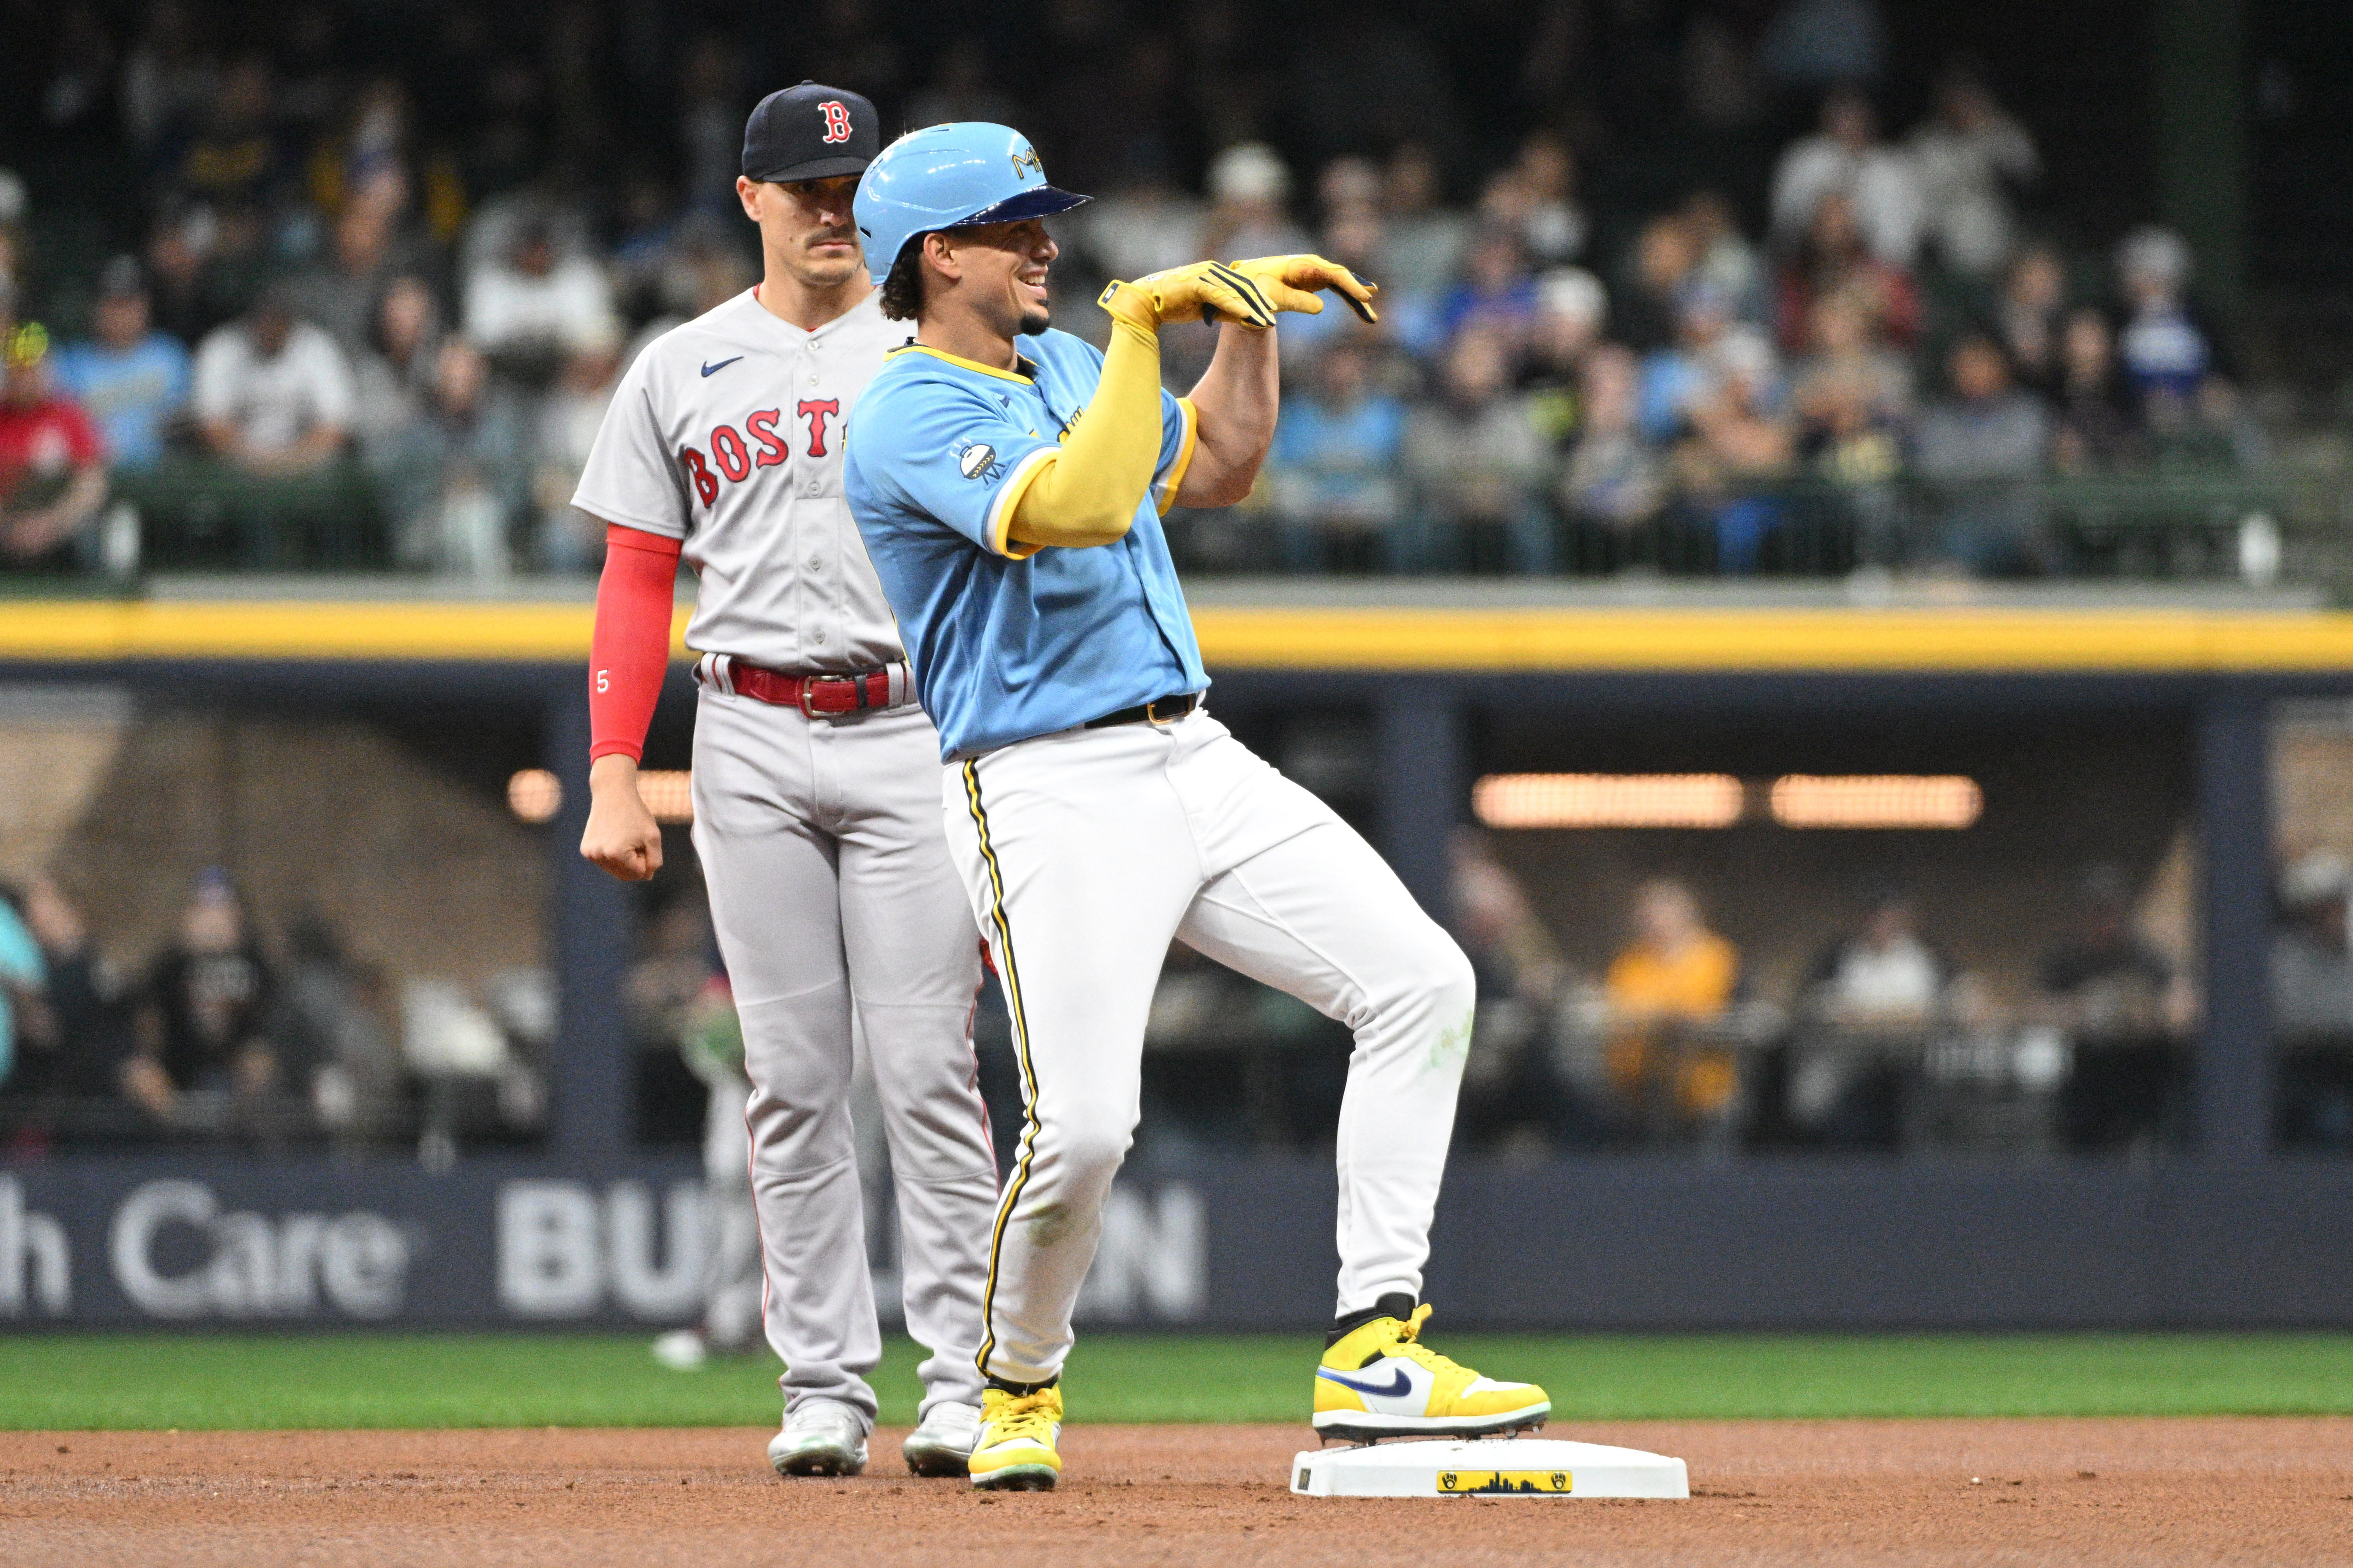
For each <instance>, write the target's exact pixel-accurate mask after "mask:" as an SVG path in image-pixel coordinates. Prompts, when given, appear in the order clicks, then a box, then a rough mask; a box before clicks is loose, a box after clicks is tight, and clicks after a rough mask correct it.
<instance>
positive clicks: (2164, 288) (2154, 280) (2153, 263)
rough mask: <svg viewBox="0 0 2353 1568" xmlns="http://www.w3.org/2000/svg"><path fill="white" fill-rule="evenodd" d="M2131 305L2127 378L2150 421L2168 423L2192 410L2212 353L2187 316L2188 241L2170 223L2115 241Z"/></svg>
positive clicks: (2124, 351)
mask: <svg viewBox="0 0 2353 1568" xmlns="http://www.w3.org/2000/svg"><path fill="white" fill-rule="evenodd" d="M2116 271H2117V273H2118V275H2119V277H2120V278H2121V279H2122V280H2123V283H2124V292H2125V302H2126V307H2127V309H2128V310H2129V311H2130V319H2129V320H2128V321H2126V326H2125V330H2124V334H2123V336H2122V337H2121V338H2120V339H2119V340H2118V344H2117V347H2118V350H2119V357H2120V358H2121V360H2122V361H2123V363H2124V372H2125V382H2126V385H2127V386H2128V387H2129V388H2130V389H2131V391H2132V395H2133V397H2134V399H2135V400H2136V401H2137V403H2138V404H2139V405H2140V409H2141V417H2142V419H2143V420H2144V421H2146V422H2147V423H2148V424H2150V425H2152V426H2158V427H2159V428H2164V427H2168V426H2179V425H2180V424H2182V423H2185V422H2186V421H2187V420H2188V419H2189V416H2190V415H2191V414H2192V413H2193V412H2194V410H2195V406H2196V402H2197V397H2198V392H2199V389H2200V387H2201V386H2202V385H2203V384H2205V380H2206V374H2207V371H2208V369H2209V368H2210V366H2211V360H2212V355H2211V353H2210V351H2209V350H2208V348H2207V345H2206V335H2205V334H2204V333H2203V332H2201V331H2199V330H2198V327H2197V324H2196V323H2195V322H2193V321H2191V320H2190V319H2189V304H2188V290H2189V246H2188V245H2187V244H2186V243H2184V242H2183V240H2182V238H2181V237H2180V236H2179V235H2178V234H2175V233H2174V232H2173V231H2172V230H2171V229H2165V228H2156V227H2147V228H2137V229H2135V230H2133V232H2132V233H2130V234H2128V235H2126V237H2125V240H2124V243H2123V244H2122V245H2120V246H2118V247H2116Z"/></svg>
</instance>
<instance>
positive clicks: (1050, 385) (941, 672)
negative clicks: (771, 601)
mask: <svg viewBox="0 0 2353 1568" xmlns="http://www.w3.org/2000/svg"><path fill="white" fill-rule="evenodd" d="M1014 347H1015V348H1016V350H1017V351H1018V353H1019V354H1020V356H1021V370H1020V373H1019V374H1015V373H1014V372H1011V371H1005V370H997V369H994V368H992V367H990V366H988V365H984V364H979V363H975V362H973V361H971V360H966V359H959V358H957V357H956V356H955V355H954V354H948V353H941V352H940V351H939V350H937V349H930V348H925V347H923V346H922V345H921V344H910V345H908V346H907V347H905V348H902V349H896V350H893V351H892V353H891V355H890V358H889V359H888V361H887V362H886V363H884V364H883V366H882V368H881V371H879V372H878V373H876V374H875V377H874V379H873V380H872V381H871V382H869V383H868V384H867V386H866V391H865V393H864V394H863V395H861V396H860V399H859V402H858V408H857V411H856V413H855V414H854V415H853V416H851V418H850V421H849V458H848V460H847V462H846V463H845V464H844V467H843V474H842V485H843V489H844V490H845V491H846V492H847V495H848V497H849V510H850V515H851V516H852V517H853V518H855V519H856V520H857V522H858V531H859V533H860V535H861V536H862V537H863V538H864V539H865V541H866V552H867V554H868V555H869V556H870V557H871V558H872V560H873V562H874V570H875V573H876V574H877V575H879V576H880V577H881V580H882V591H883V594H884V595H885V596H886V597H888V598H889V599H890V601H891V607H892V610H893V611H894V612H895V613H896V614H897V616H898V618H899V632H900V636H901V637H902V640H903V641H904V642H905V643H906V647H907V653H908V657H909V658H910V660H911V661H912V662H913V665H914V670H915V689H916V692H917V694H918V695H919V696H920V697H921V698H922V699H923V707H924V709H925V710H926V711H928V712H929V713H930V714H931V716H932V721H933V722H934V724H936V725H938V726H939V731H940V753H941V756H942V758H943V760H946V759H949V758H955V757H969V756H976V755H978V754H979V753H980V752H987V751H993V750H995V749H996V748H997V747H999V746H1006V745H1010V744H1012V743H1013V742H1016V741H1026V740H1028V739H1029V738H1030V737H1031V736H1033V735H1048V734H1052V733H1053V732H1054V731H1058V730H1068V729H1071V728H1072V727H1073V726H1075V725H1079V724H1083V723H1085V722H1086V721H1088V720H1090V719H1100V718H1102V717H1103V715H1104V714H1106V713H1115V712H1118V711H1119V710H1121V709H1124V708H1134V707H1136V706H1138V705H1139V704H1142V703H1145V702H1149V701H1152V700H1154V699H1155V698H1160V697H1169V696H1174V695H1176V694H1177V693H1180V692H1187V691H1200V690H1203V689H1206V688H1207V687H1208V684H1209V678H1208V675H1207V674H1206V673H1205V672H1204V671H1203V670H1202V668H1201V650H1200V647H1199V646H1198V644H1196V643H1195V641H1194V640H1193V621H1192V617H1191V616H1190V615H1189V614H1187V611H1186V608H1185V595H1184V591H1183V590H1182V589H1181V588H1179V587H1178V586H1177V584H1176V566H1175V564H1174V563H1172V562H1171V561H1170V560H1169V558H1168V538H1167V535H1166V534H1165V533H1163V532H1162V531H1161V528H1160V514H1161V513H1162V512H1163V511H1166V510H1167V509H1168V506H1169V503H1170V502H1171V501H1172V500H1175V498H1176V489H1177V487H1178V486H1179V485H1180V484H1182V483H1183V482H1184V479H1185V468H1186V465H1187V463H1189V462H1190V461H1191V460H1192V457H1193V440H1194V430H1195V421H1196V418H1197V416H1196V414H1195V412H1194V409H1193V405H1191V404H1190V403H1188V402H1187V401H1186V400H1184V399H1183V398H1179V397H1173V396H1170V395H1168V394H1167V393H1166V392H1164V393H1162V394H1161V401H1160V461H1159V465H1158V467H1157V468H1155V470H1154V473H1153V483H1152V489H1151V491H1150V493H1148V494H1147V495H1146V496H1145V498H1144V500H1142V501H1140V502H1139V503H1138V504H1137V506H1136V509H1135V522H1134V526H1132V527H1131V528H1129V530H1128V531H1127V534H1126V536H1125V537H1124V538H1123V539H1120V540H1117V541H1114V542H1112V543H1110V544H1103V545H1096V546H1093V547H1092V548H1089V549H1083V550H1075V549H1047V550H1034V549H1033V547H1031V546H1029V545H1024V544H1020V543H1017V542H1013V541H1011V540H1009V539H1008V538H1007V536H1006V531H1007V529H1008V527H1009V526H1010V525H1011V522H1012V514H1013V510H1014V507H1015V504H1016V503H1017V502H1018V500H1019V499H1020V495H1021V492H1022V490H1023V489H1025V488H1027V486H1028V483H1029V479H1031V478H1034V477H1035V474H1036V471H1037V468H1038V465H1039V463H1041V462H1042V461H1043V460H1044V459H1045V458H1046V457H1047V455H1048V454H1050V453H1051V452H1053V451H1054V450H1055V449H1056V447H1058V445H1059V444H1060V442H1061V441H1063V440H1064V439H1066V438H1067V437H1069V435H1070V432H1071V426H1073V425H1074V424H1075V423H1076V422H1077V420H1078V418H1079V416H1080V415H1081V414H1082V412H1083V411H1084V410H1085V408H1086V405H1087V402H1088V400H1089V399H1091V398H1092V397H1093V396H1094V395H1095V385H1096V384H1097V383H1098V382H1099V381H1101V380H1102V378H1103V355H1102V353H1100V352H1098V351H1097V350H1096V349H1095V348H1094V347H1093V345H1092V344H1090V343H1089V342H1086V341H1085V340H1084V339H1082V338H1076V337H1073V336H1071V334H1070V333H1068V332H1059V331H1046V332H1041V333H1039V335H1038V336H1036V337H1024V338H1018V339H1016V340H1015V341H1014Z"/></svg>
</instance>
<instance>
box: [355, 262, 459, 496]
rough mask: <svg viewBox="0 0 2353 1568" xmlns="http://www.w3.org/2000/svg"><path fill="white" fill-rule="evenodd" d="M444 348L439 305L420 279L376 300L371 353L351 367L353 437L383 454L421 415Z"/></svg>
mask: <svg viewBox="0 0 2353 1568" xmlns="http://www.w3.org/2000/svg"><path fill="white" fill-rule="evenodd" d="M440 348H441V307H440V306H439V305H438V304H437V303H436V302H435V300H434V298H433V291H432V290H431V289H428V288H427V287H426V286H425V282H424V279H419V278H413V277H411V278H396V279H393V280H392V283H391V285H390V287H388V288H386V289H385V291H384V297H383V299H382V300H379V301H377V304H376V310H375V325H374V328H373V330H372V331H371V332H370V334H369V344H368V351H367V352H366V353H362V354H361V355H360V357H359V359H358V362H357V363H354V364H353V367H352V386H353V398H352V434H353V436H355V437H358V439H359V443H360V450H361V452H362V453H363V454H364V455H366V454H374V453H377V452H380V451H382V450H383V448H384V445H385V442H387V441H390V440H392V439H393V438H395V437H396V436H398V435H399V433H400V432H401V431H403V430H405V429H406V428H407V426H409V425H410V424H411V423H412V422H413V421H415V420H416V419H417V417H418V416H419V415H420V414H421V413H422V411H423V408H424V400H425V398H426V397H427V395H429V394H430V393H431V391H432V387H433V368H434V363H435V361H436V360H437V359H438V357H439V353H440Z"/></svg>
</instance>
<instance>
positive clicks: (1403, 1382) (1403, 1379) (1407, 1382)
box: [1315, 1367, 1413, 1399]
mask: <svg viewBox="0 0 2353 1568" xmlns="http://www.w3.org/2000/svg"><path fill="white" fill-rule="evenodd" d="M1315 1375H1316V1376H1318V1377H1328V1378H1330V1379H1331V1380H1332V1381H1333V1382H1334V1383H1336V1384H1339V1385H1340V1386H1341V1387H1343V1388H1353V1389H1355V1390H1356V1392H1357V1393H1358V1394H1379V1395H1380V1396H1381V1397H1382V1398H1384V1399H1395V1398H1396V1397H1397V1396H1398V1395H1399V1394H1408V1393H1410V1392H1412V1389H1413V1379H1411V1378H1409V1377H1408V1376H1407V1375H1406V1374H1405V1368H1403V1367H1399V1368H1398V1370H1397V1381H1396V1382H1395V1383H1392V1384H1389V1385H1388V1387H1386V1388H1384V1387H1382V1386H1380V1385H1379V1384H1372V1383H1351V1382H1350V1381H1349V1380H1348V1379H1346V1378H1345V1377H1342V1376H1341V1375H1340V1374H1339V1373H1336V1372H1330V1371H1327V1370H1325V1369H1324V1368H1323V1367H1318V1368H1316V1369H1315Z"/></svg>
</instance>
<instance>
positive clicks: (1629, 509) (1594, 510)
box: [1560, 343, 1665, 530]
mask: <svg viewBox="0 0 2353 1568" xmlns="http://www.w3.org/2000/svg"><path fill="white" fill-rule="evenodd" d="M1635 387H1636V373H1635V367H1634V356H1633V355H1632V354H1630V353H1627V352H1626V351H1625V350H1624V349H1622V348H1620V347H1619V346H1618V345H1617V344H1615V343H1604V344H1602V345H1601V346H1600V347H1599V348H1597V349H1595V350H1594V351H1593V352H1592V353H1589V354H1588V355H1587V356H1586V359H1585V374H1584V377H1583V390H1584V401H1583V408H1582V415H1583V417H1582V421H1581V424H1580V426H1579V430H1578V434H1577V445H1576V447H1575V448H1574V449H1572V450H1571V452H1570V453H1569V458H1568V466H1567V468H1566V469H1564V470H1563V472H1562V474H1561V482H1560V499H1561V505H1562V508H1563V510H1566V511H1567V513H1568V514H1569V516H1571V517H1572V518H1578V519H1583V520H1586V521H1591V522H1596V523H1601V524H1604V525H1607V526H1609V527H1610V528H1613V529H1619V530H1625V529H1630V528H1632V527H1634V526H1636V525H1637V524H1640V523H1643V522H1647V521H1650V520H1651V518H1652V517H1653V516H1655V515H1656V514H1657V512H1658V510H1659V506H1660V503H1661V501H1662V500H1663V498H1664V493H1665V487H1664V484H1663V481H1662V475H1661V472H1660V464H1659V458H1658V454H1657V453H1656V452H1654V451H1653V450H1652V449H1651V447H1650V445H1649V444H1648V443H1646V442H1645V441H1644V440H1643V439H1642V437H1641V430H1640V429H1639V427H1638V426H1637V423H1636V420H1635V409H1636V393H1635Z"/></svg>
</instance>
